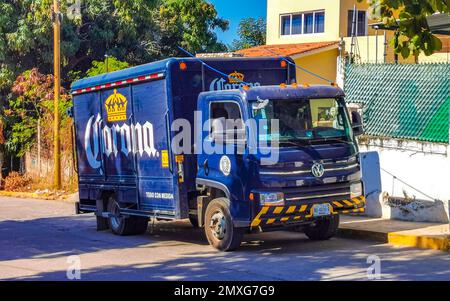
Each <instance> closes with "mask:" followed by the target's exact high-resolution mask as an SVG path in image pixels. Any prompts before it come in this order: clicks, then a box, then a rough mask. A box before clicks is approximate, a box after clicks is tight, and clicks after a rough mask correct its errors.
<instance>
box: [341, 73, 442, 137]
mask: <svg viewBox="0 0 450 301" xmlns="http://www.w3.org/2000/svg"><path fill="white" fill-rule="evenodd" d="M345 73H346V74H345V85H344V90H345V93H346V95H347V102H349V103H359V104H361V105H362V107H363V120H364V126H365V132H366V134H367V135H370V136H378V137H383V138H397V139H410V140H418V141H424V142H438V143H448V142H449V124H450V122H449V116H450V94H449V82H450V64H415V65H395V64H361V65H358V64H352V65H348V66H347V67H346V71H345Z"/></svg>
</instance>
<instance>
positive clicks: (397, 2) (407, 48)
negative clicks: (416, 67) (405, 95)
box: [358, 0, 450, 61]
mask: <svg viewBox="0 0 450 301" xmlns="http://www.w3.org/2000/svg"><path fill="white" fill-rule="evenodd" d="M358 1H359V2H361V1H363V0H358ZM370 1H371V5H372V7H373V10H374V14H375V15H376V14H379V15H380V18H381V19H382V21H383V23H384V24H386V25H388V26H395V27H398V29H397V32H396V36H395V39H394V40H393V41H392V43H393V46H394V48H395V52H396V53H400V54H401V55H402V57H403V58H405V59H406V58H408V57H409V56H410V55H411V54H412V55H414V56H415V57H416V61H417V58H418V56H419V54H420V52H423V53H424V54H425V55H427V56H429V55H432V54H433V53H434V52H436V51H439V50H441V49H442V42H441V41H440V40H439V38H437V37H436V36H435V35H433V34H432V33H431V32H430V27H429V26H428V22H427V19H426V17H427V16H430V15H432V14H434V13H436V12H442V13H450V2H449V1H448V0H427V1H419V0H370Z"/></svg>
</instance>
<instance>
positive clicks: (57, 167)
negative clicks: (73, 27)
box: [53, 0, 61, 190]
mask: <svg viewBox="0 0 450 301" xmlns="http://www.w3.org/2000/svg"><path fill="white" fill-rule="evenodd" d="M59 10H60V7H59V0H53V50H54V58H53V62H54V66H53V68H54V85H55V90H54V107H55V113H54V114H55V115H54V130H53V135H54V139H53V147H54V148H53V162H54V167H53V168H54V178H53V185H54V188H55V189H56V190H59V189H61V154H60V149H61V148H60V144H61V141H60V137H59V98H60V91H61V69H60V68H61V67H60V59H61V53H60V38H61V13H60V11H59Z"/></svg>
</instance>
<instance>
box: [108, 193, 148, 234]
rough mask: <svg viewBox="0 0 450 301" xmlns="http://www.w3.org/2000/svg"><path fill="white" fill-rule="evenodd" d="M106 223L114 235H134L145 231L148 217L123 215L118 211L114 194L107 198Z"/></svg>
mask: <svg viewBox="0 0 450 301" xmlns="http://www.w3.org/2000/svg"><path fill="white" fill-rule="evenodd" d="M108 212H109V213H110V215H111V216H110V217H109V218H108V224H109V228H110V229H111V231H112V232H113V233H114V234H116V235H122V236H124V235H136V234H142V233H145V231H147V226H148V218H145V217H139V216H130V217H125V216H123V215H122V214H121V213H120V207H119V204H118V202H117V201H116V198H115V196H114V195H113V196H110V197H109V199H108Z"/></svg>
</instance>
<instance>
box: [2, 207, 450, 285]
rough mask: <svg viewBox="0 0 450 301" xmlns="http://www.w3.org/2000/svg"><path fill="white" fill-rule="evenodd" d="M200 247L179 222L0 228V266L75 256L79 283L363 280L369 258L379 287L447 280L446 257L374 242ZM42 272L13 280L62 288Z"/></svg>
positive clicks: (295, 237)
mask: <svg viewBox="0 0 450 301" xmlns="http://www.w3.org/2000/svg"><path fill="white" fill-rule="evenodd" d="M207 244H208V243H207V241H206V239H205V236H204V234H203V230H201V229H193V228H192V227H191V225H190V224H189V222H184V221H179V222H158V223H157V224H156V225H149V229H148V231H147V233H146V234H144V235H140V236H133V237H119V236H114V235H112V234H111V233H110V232H109V231H105V232H97V231H96V230H95V219H94V217H93V216H92V215H83V216H68V217H54V218H41V219H35V220H27V221H3V222H0V246H1V249H0V264H2V262H3V263H4V262H5V261H9V263H10V262H12V261H15V260H25V261H28V260H29V259H37V260H39V259H44V260H48V261H45V262H50V261H52V260H53V259H58V258H59V259H60V258H65V257H66V256H70V255H81V256H83V260H85V259H84V258H89V260H91V261H94V262H95V267H91V268H86V269H85V268H83V269H82V280H323V279H327V280H344V279H350V280H367V268H368V267H369V266H370V263H368V262H367V258H368V256H369V255H376V256H378V257H379V258H380V259H381V267H382V271H381V272H382V274H383V279H398V280H416V279H430V280H449V279H450V256H448V253H439V252H435V253H433V256H432V257H430V256H427V254H428V253H424V252H422V251H419V250H415V249H407V248H401V249H397V248H394V247H389V246H386V245H379V244H377V243H375V242H360V241H356V240H345V239H332V240H330V241H326V242H312V241H309V240H308V239H306V237H305V236H304V235H303V234H300V233H293V232H273V233H263V234H257V235H248V236H246V237H245V239H244V243H243V245H242V246H241V248H240V249H239V250H238V251H236V252H232V253H220V252H217V251H215V250H213V249H212V248H210V247H209V246H207ZM108 252H109V253H108ZM105 253H108V254H107V255H105ZM118 254H119V255H118ZM114 256H116V257H114ZM86 260H87V259H86ZM9 263H8V264H9ZM50 270H51V269H50V268H49V272H36V273H31V274H30V275H29V276H21V277H16V278H15V279H27V280H67V278H66V266H64V265H63V266H59V267H58V268H56V270H57V271H50ZM53 270H55V268H53Z"/></svg>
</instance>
